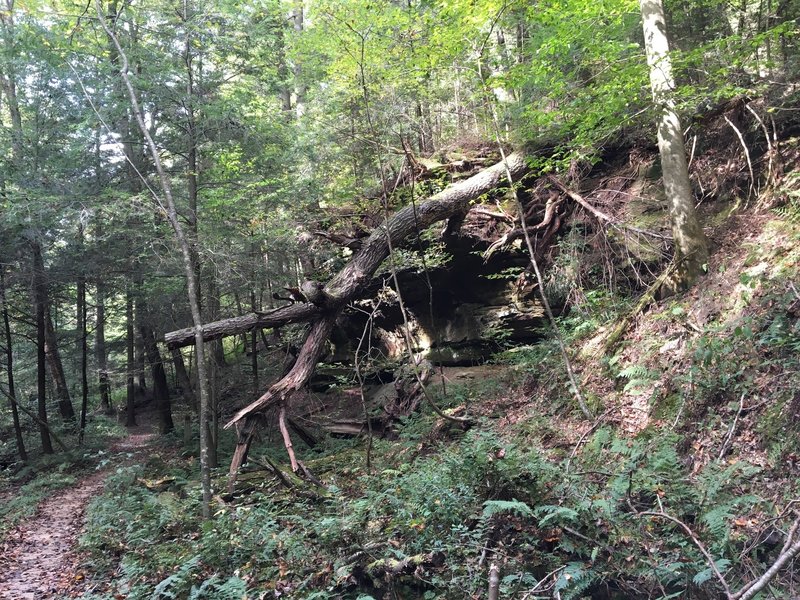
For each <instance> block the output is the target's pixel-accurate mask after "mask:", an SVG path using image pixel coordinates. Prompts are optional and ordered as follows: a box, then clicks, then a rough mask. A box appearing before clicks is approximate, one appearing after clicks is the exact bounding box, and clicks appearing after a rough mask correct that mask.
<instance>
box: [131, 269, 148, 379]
mask: <svg viewBox="0 0 800 600" xmlns="http://www.w3.org/2000/svg"><path fill="white" fill-rule="evenodd" d="M144 313H145V310H144V308H143V301H142V282H141V280H139V281H137V282H136V294H135V295H134V299H133V319H134V335H133V364H134V373H135V375H134V381H135V382H136V386H137V387H138V389H139V390H140V391H141V393H143V394H147V376H146V375H145V357H146V352H145V348H144V340H143V339H142V336H141V333H140V332H141V328H142V325H144V319H145V316H144Z"/></svg>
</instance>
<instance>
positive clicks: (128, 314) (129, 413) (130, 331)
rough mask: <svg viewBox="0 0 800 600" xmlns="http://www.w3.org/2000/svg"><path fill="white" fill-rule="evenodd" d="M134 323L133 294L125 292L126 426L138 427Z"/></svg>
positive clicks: (128, 291)
mask: <svg viewBox="0 0 800 600" xmlns="http://www.w3.org/2000/svg"><path fill="white" fill-rule="evenodd" d="M133 338H134V321H133V294H132V293H131V291H130V290H127V291H126V292H125V350H126V361H125V366H126V369H125V371H126V374H125V379H126V391H127V394H126V398H125V426H126V427H134V426H135V425H136V384H135V377H134V371H135V369H136V365H135V358H134V339H133Z"/></svg>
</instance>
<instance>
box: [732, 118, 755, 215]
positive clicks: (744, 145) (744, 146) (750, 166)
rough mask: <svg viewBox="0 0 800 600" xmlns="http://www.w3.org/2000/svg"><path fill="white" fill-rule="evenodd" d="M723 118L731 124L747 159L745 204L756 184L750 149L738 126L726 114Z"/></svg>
mask: <svg viewBox="0 0 800 600" xmlns="http://www.w3.org/2000/svg"><path fill="white" fill-rule="evenodd" d="M724 118H725V122H726V123H727V124H728V125H730V126H731V129H733V131H734V133H735V134H736V137H738V138H739V143H740V144H741V145H742V150H744V157H745V158H746V159H747V169H748V170H749V171H750V189H748V190H747V201H745V206H747V202H749V201H750V196H752V195H753V190H754V189H755V185H756V180H755V176H754V175H753V163H752V162H751V161H750V151H749V150H748V149H747V143H746V142H745V141H744V136H743V135H742V132H741V131H739V128H738V127H736V125H734V124H733V121H731V120H730V119H729V118H728V117H727V116H725V117H724Z"/></svg>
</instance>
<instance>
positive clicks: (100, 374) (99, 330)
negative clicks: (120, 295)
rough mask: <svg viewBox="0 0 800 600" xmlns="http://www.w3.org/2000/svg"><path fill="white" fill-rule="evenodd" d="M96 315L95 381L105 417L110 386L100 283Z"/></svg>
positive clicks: (103, 289)
mask: <svg viewBox="0 0 800 600" xmlns="http://www.w3.org/2000/svg"><path fill="white" fill-rule="evenodd" d="M96 294H97V297H96V302H97V314H96V320H95V346H94V352H95V357H96V359H97V380H98V388H99V392H100V406H101V407H102V409H103V412H105V413H106V414H107V415H108V414H111V412H112V407H111V385H110V383H109V378H108V353H107V352H106V310H105V302H106V286H105V284H104V283H103V282H102V281H98V282H97V287H96Z"/></svg>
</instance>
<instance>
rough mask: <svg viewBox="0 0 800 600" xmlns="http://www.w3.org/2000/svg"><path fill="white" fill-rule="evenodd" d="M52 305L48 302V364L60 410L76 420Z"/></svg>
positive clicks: (64, 416) (46, 347)
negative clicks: (54, 323)
mask: <svg viewBox="0 0 800 600" xmlns="http://www.w3.org/2000/svg"><path fill="white" fill-rule="evenodd" d="M51 311H52V306H51V305H50V303H49V302H48V305H47V316H46V322H45V352H46V355H47V366H48V367H49V368H50V377H51V378H52V380H53V383H54V385H55V388H56V397H57V399H58V412H59V413H60V414H61V418H62V419H64V420H65V421H74V420H75V409H73V408H72V400H71V399H70V395H69V386H68V385H67V378H66V375H65V373H64V363H63V362H61V353H60V352H59V350H58V338H57V336H56V330H55V327H54V326H53V316H52V312H51Z"/></svg>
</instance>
